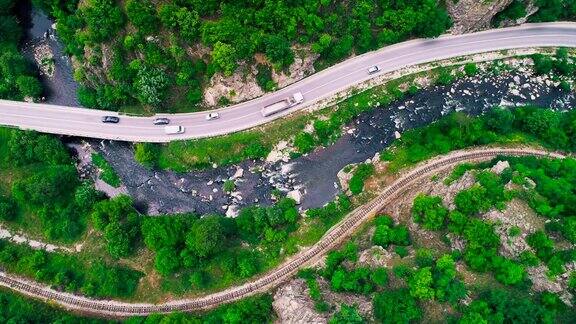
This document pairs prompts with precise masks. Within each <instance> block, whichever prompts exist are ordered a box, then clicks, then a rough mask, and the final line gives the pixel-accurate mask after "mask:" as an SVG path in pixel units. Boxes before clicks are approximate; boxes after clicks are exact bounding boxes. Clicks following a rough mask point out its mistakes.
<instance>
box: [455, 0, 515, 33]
mask: <svg viewBox="0 0 576 324" xmlns="http://www.w3.org/2000/svg"><path fill="white" fill-rule="evenodd" d="M512 1H513V0H496V1H478V0H459V1H446V6H447V8H448V13H449V14H450V16H451V17H452V21H453V22H454V25H453V26H452V28H451V29H450V32H451V33H452V34H464V33H470V32H473V31H477V30H481V29H485V28H488V27H490V21H491V20H492V18H493V17H494V16H495V15H496V14H497V13H498V12H500V11H502V10H503V9H504V8H506V6H508V5H509V4H510V3H511V2H512Z"/></svg>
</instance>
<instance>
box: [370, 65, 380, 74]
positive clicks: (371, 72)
mask: <svg viewBox="0 0 576 324" xmlns="http://www.w3.org/2000/svg"><path fill="white" fill-rule="evenodd" d="M378 71H380V68H379V67H378V65H374V66H371V67H369V68H368V74H374V73H376V72H378Z"/></svg>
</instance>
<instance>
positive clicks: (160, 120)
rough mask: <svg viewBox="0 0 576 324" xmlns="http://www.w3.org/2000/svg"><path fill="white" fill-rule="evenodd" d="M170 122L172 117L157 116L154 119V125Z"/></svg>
mask: <svg viewBox="0 0 576 324" xmlns="http://www.w3.org/2000/svg"><path fill="white" fill-rule="evenodd" d="M168 124H170V119H168V118H156V119H154V125H168Z"/></svg>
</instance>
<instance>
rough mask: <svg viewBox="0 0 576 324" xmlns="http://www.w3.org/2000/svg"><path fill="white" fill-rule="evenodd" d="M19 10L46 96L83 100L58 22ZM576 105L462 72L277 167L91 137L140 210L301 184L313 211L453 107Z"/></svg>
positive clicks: (251, 198)
mask: <svg viewBox="0 0 576 324" xmlns="http://www.w3.org/2000/svg"><path fill="white" fill-rule="evenodd" d="M18 10H19V12H20V19H21V20H22V22H23V24H24V26H25V28H26V30H27V34H26V37H25V39H24V41H23V46H22V48H23V51H24V53H25V54H26V55H27V56H28V57H29V58H31V59H33V51H34V48H35V47H36V46H38V45H39V44H42V43H45V44H47V45H48V46H49V47H50V49H51V50H52V52H53V53H54V65H55V73H54V76H53V77H51V78H48V77H45V76H44V77H43V78H42V81H43V82H44V84H45V85H46V87H47V93H46V97H47V98H46V102H47V103H53V104H59V105H70V106H78V100H77V96H76V90H77V87H78V85H77V83H76V82H75V81H74V78H73V70H72V66H71V62H70V59H69V58H68V57H67V56H66V55H65V54H64V50H63V48H64V47H63V45H62V44H61V43H60V42H59V41H58V37H57V35H56V33H55V32H54V30H53V28H52V25H53V22H52V21H51V20H50V19H49V17H47V16H46V15H45V14H44V13H42V12H40V11H39V10H36V9H33V8H31V7H30V4H29V3H28V2H27V1H23V2H21V3H20V4H19V8H18ZM47 32H48V33H47ZM46 36H48V37H46ZM575 103H576V100H575V98H574V93H573V92H567V91H564V90H562V89H560V88H559V87H558V86H557V84H555V83H554V82H553V81H551V80H549V79H547V78H544V77H538V76H535V75H533V74H532V72H531V70H530V69H529V68H522V67H520V68H519V69H513V70H512V71H509V72H503V73H500V74H493V73H489V72H484V73H481V74H479V75H478V76H474V77H465V78H461V79H459V80H457V81H456V82H455V83H454V84H452V85H450V86H431V87H428V88H425V89H423V90H421V91H419V92H418V93H417V94H415V95H412V96H408V97H405V98H404V99H402V100H399V101H396V102H394V103H392V104H390V105H388V106H386V107H378V108H376V109H374V110H372V111H370V112H367V113H363V114H362V115H360V116H359V117H358V118H356V119H355V120H354V121H353V122H352V123H351V124H350V125H347V126H346V129H345V132H344V135H343V136H342V137H341V138H340V139H339V140H338V141H337V142H336V143H334V144H333V145H331V146H329V147H326V148H319V149H317V150H315V151H314V152H312V153H311V154H309V155H307V156H302V157H299V158H296V159H294V160H291V161H289V162H279V163H275V164H272V165H270V164H266V163H264V162H261V161H245V162H243V163H241V164H239V165H235V166H228V167H217V168H213V169H209V170H204V171H194V172H188V173H177V172H172V171H165V170H149V169H146V168H144V167H142V166H141V165H139V164H138V163H137V162H136V161H135V160H134V155H133V147H132V145H131V144H129V143H122V142H110V141H98V140H88V142H89V143H90V144H91V145H92V146H93V147H94V148H96V149H97V150H99V151H101V152H102V153H103V154H104V156H105V157H106V159H107V160H108V161H109V162H110V164H111V165H112V166H113V167H114V168H115V170H116V171H117V173H118V174H119V175H120V177H121V179H122V182H123V183H124V185H125V186H126V189H127V190H128V192H129V193H130V195H131V196H132V197H133V198H134V200H135V202H136V206H137V208H138V209H139V210H140V211H142V212H144V213H150V214H161V213H180V212H190V211H194V212H197V213H201V214H206V213H225V212H226V210H227V209H228V208H234V207H230V206H245V205H249V204H254V203H259V204H264V205H269V204H271V203H272V202H273V199H272V193H273V191H274V189H275V188H279V189H281V190H282V191H284V192H287V191H290V190H293V189H295V188H301V189H300V190H301V191H302V192H303V197H302V204H301V208H302V209H308V208H312V207H320V206H322V205H324V204H326V203H327V202H329V201H331V200H333V199H334V197H335V196H336V195H337V194H338V193H339V192H341V190H340V187H339V184H338V179H337V173H338V171H340V170H341V169H342V168H344V167H345V166H346V165H348V164H351V163H359V162H364V161H366V160H367V159H370V158H372V157H373V156H374V155H375V154H376V153H377V152H380V151H382V150H383V149H384V148H386V147H387V146H389V145H390V144H391V143H392V142H393V141H394V139H395V133H396V132H399V133H403V132H404V131H406V130H408V129H412V128H415V127H420V126H424V125H427V124H430V123H432V122H434V121H436V120H438V119H439V118H441V117H442V116H444V115H446V114H448V113H450V112H452V111H463V112H466V113H468V114H471V115H479V114H482V113H484V112H486V111H487V110H488V109H491V108H492V107H495V106H499V105H505V106H521V105H537V106H541V107H551V108H554V109H558V110H564V109H568V108H570V107H572V106H574V104H575ZM72 140H73V141H76V142H78V141H81V140H80V139H72ZM240 173H242V176H240V177H238V178H237V179H236V183H237V188H236V190H235V192H234V194H227V193H224V192H223V190H222V186H223V183H224V181H225V180H227V179H229V178H231V177H234V175H235V174H236V175H237V176H238V175H239V174H240Z"/></svg>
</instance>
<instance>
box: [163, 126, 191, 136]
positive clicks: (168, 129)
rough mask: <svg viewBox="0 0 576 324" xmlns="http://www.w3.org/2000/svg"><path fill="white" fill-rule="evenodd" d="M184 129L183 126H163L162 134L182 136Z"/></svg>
mask: <svg viewBox="0 0 576 324" xmlns="http://www.w3.org/2000/svg"><path fill="white" fill-rule="evenodd" d="M185 130H186V128H184V126H165V127H164V133H166V135H174V134H183V133H184V131H185Z"/></svg>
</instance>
